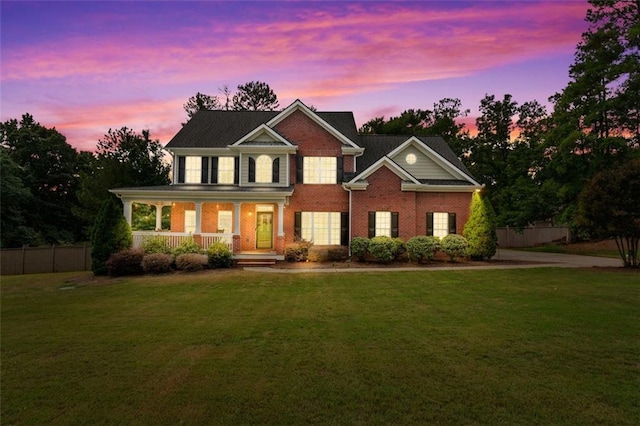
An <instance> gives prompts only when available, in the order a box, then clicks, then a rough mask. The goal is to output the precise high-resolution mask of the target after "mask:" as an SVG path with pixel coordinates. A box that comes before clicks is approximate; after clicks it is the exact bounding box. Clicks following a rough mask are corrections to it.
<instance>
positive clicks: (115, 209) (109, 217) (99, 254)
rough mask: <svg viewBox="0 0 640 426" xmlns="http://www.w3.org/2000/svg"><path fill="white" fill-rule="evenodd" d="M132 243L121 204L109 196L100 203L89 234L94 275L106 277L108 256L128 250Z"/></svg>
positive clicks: (112, 196) (114, 197)
mask: <svg viewBox="0 0 640 426" xmlns="http://www.w3.org/2000/svg"><path fill="white" fill-rule="evenodd" d="M132 243H133V236H132V234H131V228H129V224H128V223H127V221H126V219H125V218H124V216H123V214H122V203H121V202H120V200H118V198H117V197H116V196H115V195H110V196H109V197H108V198H107V199H106V200H104V202H103V203H102V207H101V208H100V212H99V213H98V216H97V217H96V221H95V224H94V227H93V232H92V234H91V244H92V248H91V270H92V271H93V273H94V274H95V275H106V274H107V265H106V262H107V260H108V259H109V256H111V254H113V253H117V252H119V251H120V250H124V249H127V248H130V247H131V245H132Z"/></svg>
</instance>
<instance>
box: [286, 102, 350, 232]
mask: <svg viewBox="0 0 640 426" xmlns="http://www.w3.org/2000/svg"><path fill="white" fill-rule="evenodd" d="M276 130H278V132H280V133H282V134H283V135H285V136H286V137H287V138H288V139H289V140H291V141H293V143H295V144H296V145H297V146H298V152H297V155H298V156H303V157H305V156H323V157H341V156H342V142H340V141H339V140H338V139H336V138H335V137H334V136H333V135H331V134H330V133H329V132H327V131H326V130H324V129H323V128H321V127H320V126H318V124H316V123H315V122H314V121H313V120H311V119H310V118H309V117H307V116H306V115H305V114H304V113H303V112H300V111H296V112H294V113H292V114H291V115H290V116H289V117H287V118H286V119H285V120H283V121H282V122H281V123H279V124H278V125H277V126H276ZM353 166H354V162H353V156H345V157H344V163H343V168H344V171H345V172H352V171H353ZM291 182H293V183H295V182H296V156H293V155H292V156H291ZM297 211H308V212H314V211H316V212H347V211H349V193H348V192H347V191H345V190H344V189H343V188H342V183H341V182H340V183H338V184H334V185H313V184H297V185H296V187H295V191H294V193H293V196H292V197H291V199H290V200H289V205H287V206H286V207H285V211H284V231H285V234H286V236H285V240H284V244H290V243H292V242H293V240H294V221H295V212H297Z"/></svg>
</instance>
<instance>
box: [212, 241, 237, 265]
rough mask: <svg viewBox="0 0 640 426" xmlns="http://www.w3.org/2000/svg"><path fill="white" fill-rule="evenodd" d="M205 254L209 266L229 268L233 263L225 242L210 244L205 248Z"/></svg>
mask: <svg viewBox="0 0 640 426" xmlns="http://www.w3.org/2000/svg"><path fill="white" fill-rule="evenodd" d="M207 256H208V258H209V267H210V268H230V267H231V265H233V254H232V253H231V250H229V246H227V244H225V243H222V242H217V243H213V244H211V245H210V246H209V248H208V249H207Z"/></svg>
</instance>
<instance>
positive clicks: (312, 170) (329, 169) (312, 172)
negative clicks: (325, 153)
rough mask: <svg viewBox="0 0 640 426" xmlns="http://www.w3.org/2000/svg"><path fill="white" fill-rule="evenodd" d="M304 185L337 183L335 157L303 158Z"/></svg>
mask: <svg viewBox="0 0 640 426" xmlns="http://www.w3.org/2000/svg"><path fill="white" fill-rule="evenodd" d="M303 170H304V172H303V181H304V183H316V184H317V183H337V171H338V162H337V158H336V157H304V158H303Z"/></svg>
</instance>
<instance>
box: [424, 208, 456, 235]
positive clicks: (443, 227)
mask: <svg viewBox="0 0 640 426" xmlns="http://www.w3.org/2000/svg"><path fill="white" fill-rule="evenodd" d="M455 233H456V214H455V213H448V212H428V213H427V235H433V236H434V237H440V238H442V237H446V236H447V235H449V234H455Z"/></svg>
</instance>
